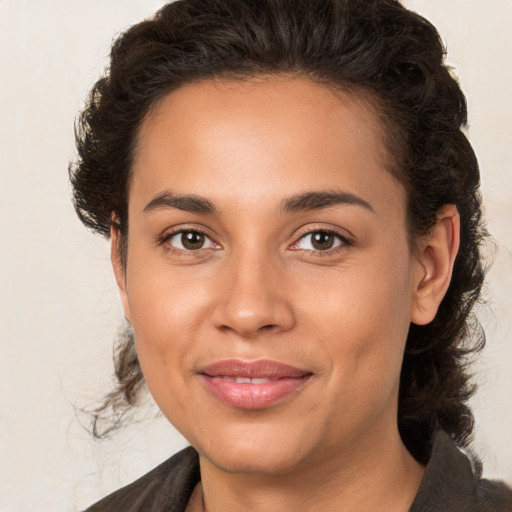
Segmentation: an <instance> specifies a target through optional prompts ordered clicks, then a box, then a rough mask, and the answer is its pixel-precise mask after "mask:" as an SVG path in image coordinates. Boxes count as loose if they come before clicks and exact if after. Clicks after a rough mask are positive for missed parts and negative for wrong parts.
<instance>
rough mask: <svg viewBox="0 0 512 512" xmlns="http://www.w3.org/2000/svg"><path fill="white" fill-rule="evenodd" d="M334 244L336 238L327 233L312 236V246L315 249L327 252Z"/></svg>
mask: <svg viewBox="0 0 512 512" xmlns="http://www.w3.org/2000/svg"><path fill="white" fill-rule="evenodd" d="M333 243H334V236H333V235H332V234H331V233H327V232H326V231H318V232H317V233H315V234H314V235H313V236H312V244H313V247H314V248H315V249H318V250H320V251H325V250H327V249H330V248H331V247H332V245H333Z"/></svg>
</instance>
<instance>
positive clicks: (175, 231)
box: [158, 225, 222, 255]
mask: <svg viewBox="0 0 512 512" xmlns="http://www.w3.org/2000/svg"><path fill="white" fill-rule="evenodd" d="M180 233H199V234H201V235H204V236H205V238H207V239H208V240H210V241H211V242H212V244H214V245H215V246H216V247H204V248H200V249H195V250H193V249H181V248H179V247H175V246H173V245H171V244H169V243H168V242H169V240H171V239H172V238H173V237H175V236H176V235H179V234H180ZM158 244H159V245H162V246H163V245H166V247H165V248H166V250H169V251H171V252H176V253H182V254H189V255H192V254H198V253H200V252H203V251H210V250H218V249H221V248H222V247H221V245H220V244H219V243H218V242H217V241H216V240H215V238H214V237H213V236H212V235H211V234H209V233H208V232H207V230H206V229H203V228H201V227H198V226H186V225H185V226H183V225H180V226H176V227H173V228H171V229H169V230H167V231H165V233H164V234H163V235H162V236H161V237H160V238H159V240H158Z"/></svg>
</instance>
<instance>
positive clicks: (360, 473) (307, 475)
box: [189, 428, 424, 512]
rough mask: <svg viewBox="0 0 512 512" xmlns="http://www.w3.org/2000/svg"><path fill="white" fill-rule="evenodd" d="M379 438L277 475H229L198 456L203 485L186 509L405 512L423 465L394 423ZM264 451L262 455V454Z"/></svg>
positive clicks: (350, 445)
mask: <svg viewBox="0 0 512 512" xmlns="http://www.w3.org/2000/svg"><path fill="white" fill-rule="evenodd" d="M373 439H378V442H371V440H372V437H367V436H365V437H364V439H363V441H365V442H363V443H361V442H359V443H357V442H350V443H347V446H346V448H345V449H343V451H342V452H339V453H330V454H329V456H327V454H320V456H319V457H317V456H315V457H312V458H311V460H308V461H307V462H305V463H304V464H303V465H302V467H301V468H294V469H292V470H290V471H288V472H286V473H280V474H278V475H276V474H233V473H227V472H225V471H222V470H221V469H219V468H217V467H216V466H215V465H214V464H212V463H211V462H210V461H208V460H206V459H205V458H203V457H200V466H201V480H202V481H201V484H200V487H198V489H197V490H196V492H195V493H194V496H193V499H192V500H191V507H190V508H189V510H193V511H194V512H195V511H196V510H204V511H205V512H234V511H240V510H246V511H248V512H249V511H250V512H260V511H261V512H263V511H265V512H277V511H279V512H292V511H293V512H306V511H307V512H315V511H320V510H321V511H323V512H330V511H332V512H338V511H339V510H354V511H355V510H375V511H379V512H402V511H403V512H406V511H408V510H409V508H410V506H411V504H412V502H413V500H414V497H415V496H416V493H417V490H418V487H419V484H420V481H421V478H422V476H423V472H424V468H423V466H421V465H420V464H419V463H417V462H416V461H415V460H414V459H413V457H412V456H411V455H410V454H409V452H408V451H407V449H406V448H405V446H404V445H403V443H402V441H401V439H400V435H399V433H398V429H397V428H394V429H393V430H391V431H390V432H388V433H387V434H386V435H384V436H378V437H377V438H375V437H373ZM263 456H264V454H263Z"/></svg>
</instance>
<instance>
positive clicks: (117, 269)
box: [110, 222, 132, 324]
mask: <svg viewBox="0 0 512 512" xmlns="http://www.w3.org/2000/svg"><path fill="white" fill-rule="evenodd" d="M110 260H111V262H112V268H113V269H114V275H115V278H116V282H117V288H118V290H119V295H120V297H121V302H122V304H123V310H124V316H125V318H126V320H127V322H128V323H130V324H131V323H132V320H131V313H130V305H129V303H128V295H127V292H126V268H125V261H124V258H123V254H122V246H121V232H120V228H119V225H118V224H117V223H115V222H113V223H112V225H111V227H110Z"/></svg>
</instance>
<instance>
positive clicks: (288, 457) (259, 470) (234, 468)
mask: <svg viewBox="0 0 512 512" xmlns="http://www.w3.org/2000/svg"><path fill="white" fill-rule="evenodd" d="M287 430H288V431H287V432H282V431H280V432H276V429H274V428H272V426H271V425H268V424H267V425H261V424H260V425H242V426H238V425H237V426H233V425H232V426H231V428H230V429H229V432H225V431H224V433H222V434H221V433H219V434H218V436H215V437H209V442H207V443H205V442H204V438H203V439H202V442H201V443H198V444H196V443H194V442H192V443H191V444H192V446H194V447H195V448H196V450H197V451H198V452H199V454H200V455H201V456H202V457H204V458H205V459H207V460H208V461H209V462H210V463H211V464H213V465H214V466H215V467H216V468H218V469H220V470H222V471H225V472H227V473H238V474H261V475H263V474H266V475H268V474H283V473H287V472H290V471H293V470H294V469H296V468H298V467H300V465H301V463H302V462H304V460H305V459H307V458H308V453H309V452H310V451H311V450H308V449H307V445H308V443H307V442H305V439H307V436H305V435H304V433H299V432H290V431H289V429H287Z"/></svg>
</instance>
